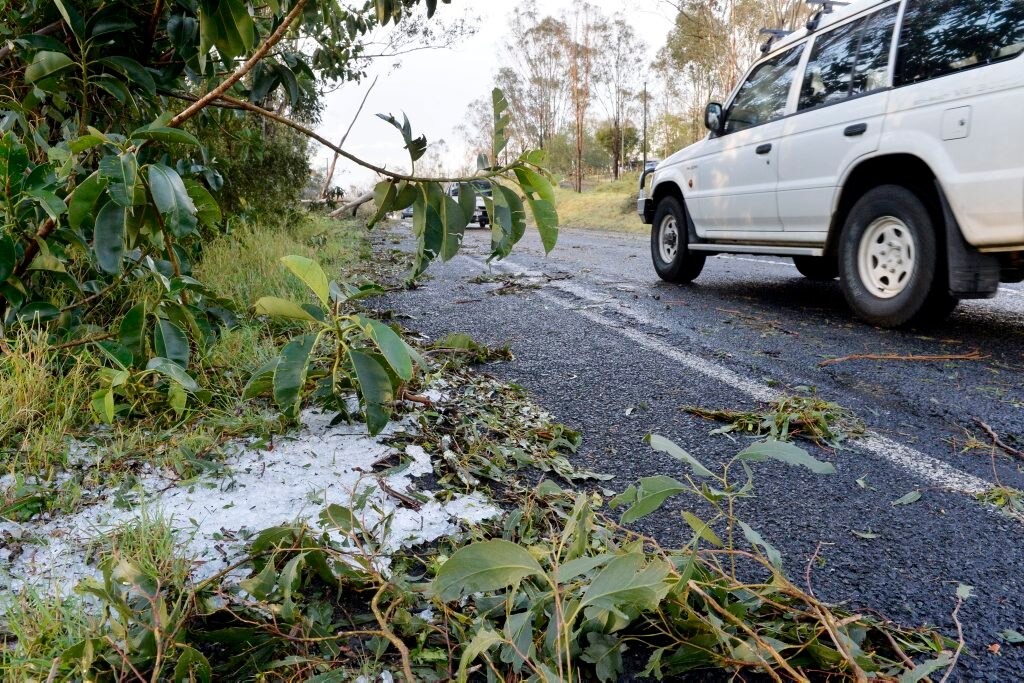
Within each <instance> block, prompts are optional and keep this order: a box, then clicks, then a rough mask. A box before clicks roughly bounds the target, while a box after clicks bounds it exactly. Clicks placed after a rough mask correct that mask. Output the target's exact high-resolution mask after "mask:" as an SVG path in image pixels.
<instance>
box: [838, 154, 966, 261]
mask: <svg viewBox="0 0 1024 683" xmlns="http://www.w3.org/2000/svg"><path fill="white" fill-rule="evenodd" d="M937 177H938V176H936V174H935V172H934V171H933V170H932V168H931V166H929V165H928V163H927V162H925V161H924V160H923V159H921V158H920V157H918V156H916V155H914V154H885V155H881V156H876V157H871V158H869V159H865V160H863V161H861V162H860V163H858V164H857V165H856V166H854V167H853V168H852V169H851V170H850V172H849V173H848V174H847V176H846V178H845V180H844V181H843V183H842V185H841V190H840V192H839V193H838V196H837V198H836V204H835V210H834V211H833V212H832V222H831V224H830V225H829V230H828V242H827V243H826V246H825V252H826V253H827V254H831V255H834V254H835V253H836V248H837V245H838V243H839V236H840V234H841V233H842V231H843V226H845V225H846V219H847V217H848V216H849V215H850V211H851V210H852V209H853V207H854V205H855V204H856V203H857V201H858V200H859V199H860V198H861V197H863V196H864V195H865V194H866V193H867V192H869V191H870V190H872V189H874V188H876V187H879V186H882V185H899V186H901V187H905V188H906V189H908V190H910V191H911V192H913V193H914V194H916V195H917V196H918V197H919V198H920V199H921V201H922V202H924V204H925V206H926V207H927V208H928V211H929V213H931V215H932V219H933V221H934V224H935V226H936V228H940V227H941V226H942V225H943V224H944V223H945V216H944V215H943V199H942V195H941V194H940V193H941V188H940V187H939V184H938V181H937ZM936 233H937V237H938V239H939V243H940V245H942V244H944V243H945V241H946V239H945V231H944V230H941V229H937V230H936Z"/></svg>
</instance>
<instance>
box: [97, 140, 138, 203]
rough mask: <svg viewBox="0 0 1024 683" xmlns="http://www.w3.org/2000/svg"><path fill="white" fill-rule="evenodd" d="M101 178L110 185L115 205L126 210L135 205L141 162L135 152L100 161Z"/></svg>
mask: <svg viewBox="0 0 1024 683" xmlns="http://www.w3.org/2000/svg"><path fill="white" fill-rule="evenodd" d="M100 177H101V178H103V179H104V180H105V181H107V182H108V183H110V187H109V190H108V191H109V193H110V198H111V199H112V200H113V201H114V202H115V203H117V204H119V205H120V206H123V207H126V208H127V207H131V206H132V205H134V204H135V185H136V183H137V182H138V179H139V162H138V161H137V160H136V158H135V154H134V153H133V152H122V153H121V154H119V155H110V156H105V157H103V158H102V159H100Z"/></svg>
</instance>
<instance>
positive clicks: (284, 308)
mask: <svg viewBox="0 0 1024 683" xmlns="http://www.w3.org/2000/svg"><path fill="white" fill-rule="evenodd" d="M254 308H255V309H256V315H269V316H270V317H271V318H284V319H286V320H302V321H304V322H310V323H316V322H319V321H318V320H317V319H316V318H314V317H313V316H312V315H310V313H309V311H307V310H306V309H304V308H303V307H302V306H299V305H298V304H297V303H294V302H292V301H288V300H287V299H280V298H278V297H276V296H265V297H263V298H262V299H260V300H259V301H257V302H256V305H255V307H254Z"/></svg>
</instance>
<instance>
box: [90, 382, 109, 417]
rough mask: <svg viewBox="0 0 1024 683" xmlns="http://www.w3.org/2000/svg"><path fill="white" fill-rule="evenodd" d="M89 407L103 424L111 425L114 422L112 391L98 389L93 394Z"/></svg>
mask: <svg viewBox="0 0 1024 683" xmlns="http://www.w3.org/2000/svg"><path fill="white" fill-rule="evenodd" d="M89 405H90V407H91V408H92V410H93V412H94V413H96V416H97V417H99V418H100V420H102V421H103V422H104V424H112V423H113V422H114V392H113V391H112V390H110V389H100V390H99V391H97V392H95V393H93V395H92V401H91V402H90V404H89Z"/></svg>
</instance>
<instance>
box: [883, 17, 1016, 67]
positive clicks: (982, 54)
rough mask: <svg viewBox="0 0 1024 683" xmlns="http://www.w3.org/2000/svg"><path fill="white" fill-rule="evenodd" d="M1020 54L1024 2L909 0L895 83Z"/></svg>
mask: <svg viewBox="0 0 1024 683" xmlns="http://www.w3.org/2000/svg"><path fill="white" fill-rule="evenodd" d="M1021 52H1024V2H1022V0H909V2H908V3H907V11H906V15H905V17H904V20H903V31H902V35H901V37H900V48H899V55H900V56H899V69H898V70H897V74H896V84H897V85H909V84H912V83H920V82H922V81H927V80H929V79H932V78H939V77H940V76H946V75H947V74H951V73H955V72H957V71H963V70H965V69H972V68H976V67H980V66H985V65H986V64H993V63H995V62H999V61H1003V60H1006V59H1013V58H1014V57H1016V56H1017V55H1019V54H1020V53H1021Z"/></svg>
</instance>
